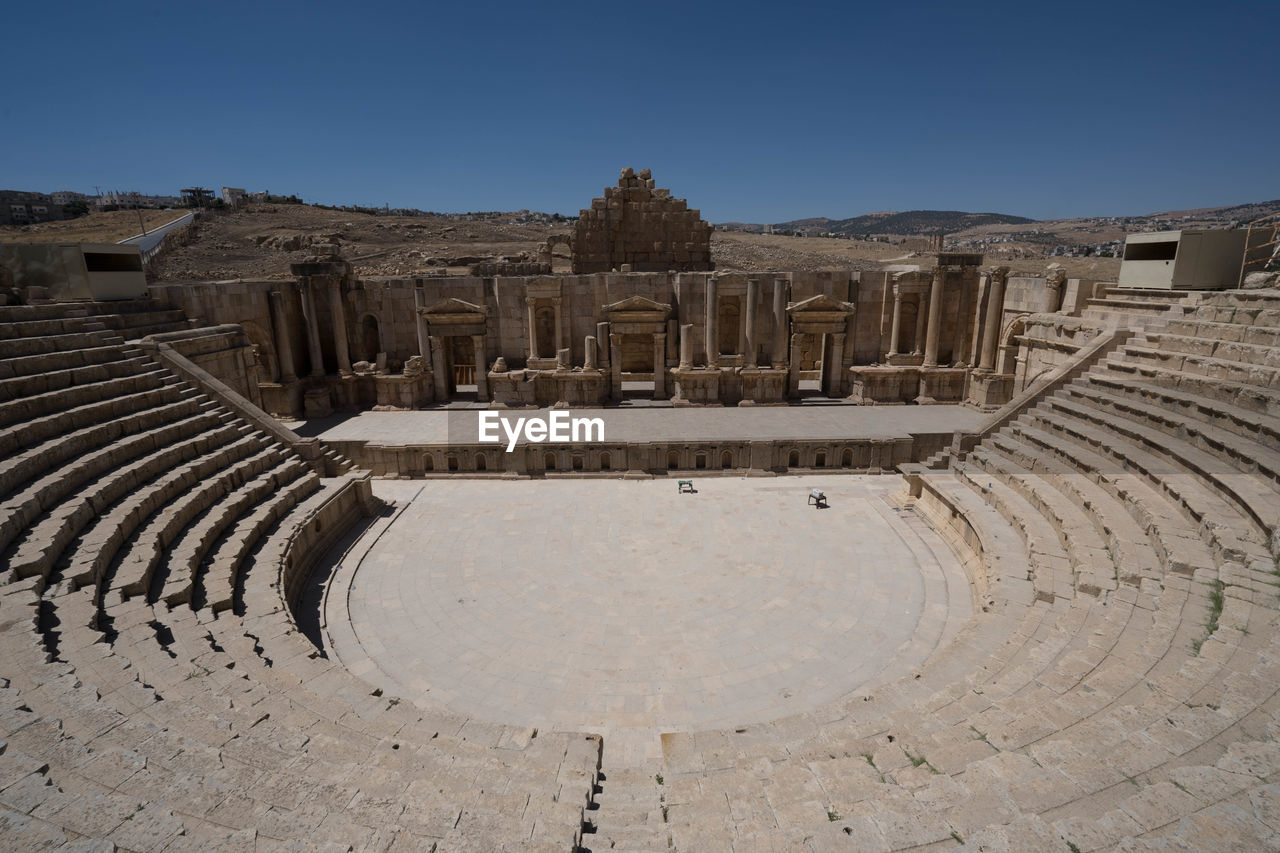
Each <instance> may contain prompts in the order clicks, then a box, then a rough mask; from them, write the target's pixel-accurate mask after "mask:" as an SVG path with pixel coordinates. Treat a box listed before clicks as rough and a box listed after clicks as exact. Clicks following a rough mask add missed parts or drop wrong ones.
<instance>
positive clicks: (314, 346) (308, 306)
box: [302, 278, 324, 376]
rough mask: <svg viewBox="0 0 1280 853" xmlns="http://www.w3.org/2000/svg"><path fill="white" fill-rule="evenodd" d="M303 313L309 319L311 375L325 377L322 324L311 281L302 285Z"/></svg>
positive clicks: (308, 344) (308, 279) (308, 341)
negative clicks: (321, 335) (321, 336)
mask: <svg viewBox="0 0 1280 853" xmlns="http://www.w3.org/2000/svg"><path fill="white" fill-rule="evenodd" d="M302 312H303V313H304V314H305V315H306V319H307V355H308V356H309V357H310V358H311V375H312V376H324V356H323V354H322V353H321V350H320V323H319V320H318V318H317V317H316V298H315V293H314V292H313V291H312V289H311V279H310V278H307V279H305V280H304V283H303V285H302Z"/></svg>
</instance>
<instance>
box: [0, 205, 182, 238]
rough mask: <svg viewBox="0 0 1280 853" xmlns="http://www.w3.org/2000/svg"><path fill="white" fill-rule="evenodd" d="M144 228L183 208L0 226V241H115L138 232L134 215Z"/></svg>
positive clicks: (169, 218) (171, 217)
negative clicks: (140, 216) (143, 224)
mask: <svg viewBox="0 0 1280 853" xmlns="http://www.w3.org/2000/svg"><path fill="white" fill-rule="evenodd" d="M139 214H141V215H142V221H143V222H144V223H146V227H147V230H148V231H150V230H151V229H152V228H156V227H157V226H160V225H164V224H165V223H166V222H172V221H173V220H175V219H177V218H178V217H180V216H183V215H184V214H186V211H185V210H112V211H108V212H107V213H90V214H88V215H86V216H81V217H79V218H78V219H67V220H64V221H62V222H41V223H38V224H36V225H22V226H16V227H0V243H116V242H118V241H120V240H123V239H125V238H126V237H132V236H134V235H135V234H138V233H140V232H141V231H142V229H141V228H139V227H138V215H139Z"/></svg>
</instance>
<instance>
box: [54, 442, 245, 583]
mask: <svg viewBox="0 0 1280 853" xmlns="http://www.w3.org/2000/svg"><path fill="white" fill-rule="evenodd" d="M229 432H230V436H225V435H224V436H218V437H209V438H206V436H208V435H209V434H206V436H202V437H201V441H200V442H198V443H197V444H196V445H195V450H196V451H197V452H198V453H199V454H200V455H198V456H195V457H193V458H191V459H189V460H185V461H183V462H182V463H180V464H178V465H174V466H172V467H170V468H169V469H168V470H167V471H165V472H164V473H162V474H160V475H159V476H158V477H155V478H153V479H151V480H149V481H146V482H140V483H139V484H138V486H137V487H136V488H134V489H132V490H130V491H129V492H128V493H127V494H125V495H124V496H123V498H122V499H121V500H119V501H118V502H117V503H115V504H114V505H113V506H111V507H110V508H109V509H108V508H106V507H104V508H103V509H105V510H106V511H105V512H103V511H102V510H99V513H100V514H99V515H98V518H97V520H95V521H94V522H93V523H91V524H90V525H88V526H87V527H86V528H85V529H84V530H83V531H81V533H80V535H79V537H78V541H77V542H75V543H73V544H72V546H71V548H70V549H69V550H68V552H67V553H66V554H64V555H63V558H62V559H61V560H60V561H59V566H60V568H62V569H63V575H64V577H65V578H67V579H69V580H72V581H74V582H75V584H76V585H77V586H82V585H85V584H89V583H92V584H98V583H100V582H101V581H102V579H103V578H104V576H105V575H106V572H107V570H108V568H109V567H110V566H111V564H112V563H113V562H114V561H115V559H116V556H117V554H118V553H119V551H120V549H121V548H122V547H123V546H124V544H125V542H126V541H127V540H128V539H129V537H131V536H132V535H133V533H134V531H135V530H137V529H138V528H139V527H141V526H142V525H143V524H145V522H146V521H147V520H149V519H150V518H151V517H152V516H153V515H155V514H156V513H158V512H159V511H160V510H161V509H162V508H164V507H166V506H170V505H172V504H174V503H175V502H176V501H178V500H179V498H180V497H181V496H182V495H183V494H185V493H187V492H188V491H189V490H190V489H191V488H192V487H193V486H195V485H196V484H197V483H200V482H202V481H204V480H206V479H208V478H210V477H213V476H215V475H216V474H217V473H218V472H219V471H221V470H223V469H224V468H225V467H226V466H227V465H229V464H231V463H234V462H236V461H238V460H241V459H244V458H245V457H247V456H249V455H251V454H253V453H255V452H257V451H259V450H261V449H262V448H263V447H264V444H265V441H264V439H263V437H261V436H259V435H256V434H253V433H250V434H247V435H240V434H239V433H238V431H236V430H235V429H234V428H230V429H229ZM228 437H229V438H230V439H231V440H230V441H227V440H226V438H228Z"/></svg>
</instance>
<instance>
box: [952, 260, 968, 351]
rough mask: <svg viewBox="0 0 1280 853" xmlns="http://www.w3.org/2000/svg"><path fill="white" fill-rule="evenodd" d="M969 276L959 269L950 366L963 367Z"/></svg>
mask: <svg viewBox="0 0 1280 853" xmlns="http://www.w3.org/2000/svg"><path fill="white" fill-rule="evenodd" d="M969 281H970V277H969V276H967V275H965V274H964V270H963V268H962V269H961V270H960V292H959V293H958V294H957V295H956V314H955V317H956V333H955V337H953V338H952V339H951V366H952V367H964V366H965V363H964V333H965V329H967V328H968V326H969V324H968V323H966V322H965V321H964V314H965V308H966V307H968V303H967V302H966V299H967V297H968V295H969Z"/></svg>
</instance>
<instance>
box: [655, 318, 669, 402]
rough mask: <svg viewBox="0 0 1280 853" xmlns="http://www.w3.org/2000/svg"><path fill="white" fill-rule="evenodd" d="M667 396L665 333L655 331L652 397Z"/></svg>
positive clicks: (660, 398)
mask: <svg viewBox="0 0 1280 853" xmlns="http://www.w3.org/2000/svg"><path fill="white" fill-rule="evenodd" d="M666 396H667V333H666V332H656V333H654V336H653V399H655V400H662V399H664V398H665V397H666Z"/></svg>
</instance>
